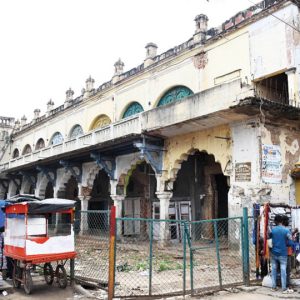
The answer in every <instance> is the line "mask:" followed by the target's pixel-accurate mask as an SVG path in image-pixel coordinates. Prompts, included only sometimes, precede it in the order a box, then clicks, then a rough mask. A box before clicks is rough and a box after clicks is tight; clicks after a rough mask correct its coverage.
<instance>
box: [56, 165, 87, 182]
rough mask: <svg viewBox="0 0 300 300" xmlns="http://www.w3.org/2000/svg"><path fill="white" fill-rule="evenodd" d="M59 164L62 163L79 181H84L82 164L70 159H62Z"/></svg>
mask: <svg viewBox="0 0 300 300" xmlns="http://www.w3.org/2000/svg"><path fill="white" fill-rule="evenodd" d="M59 164H60V165H62V166H63V167H64V169H65V171H66V172H70V173H71V174H72V175H73V176H74V177H75V178H76V180H77V182H78V183H81V181H82V165H81V164H75V163H72V162H70V161H68V160H60V161H59Z"/></svg>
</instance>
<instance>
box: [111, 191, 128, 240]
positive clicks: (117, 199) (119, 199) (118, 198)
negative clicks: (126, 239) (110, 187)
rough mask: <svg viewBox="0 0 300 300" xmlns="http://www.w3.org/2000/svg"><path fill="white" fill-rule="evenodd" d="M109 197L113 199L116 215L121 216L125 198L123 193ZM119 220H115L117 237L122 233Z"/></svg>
mask: <svg viewBox="0 0 300 300" xmlns="http://www.w3.org/2000/svg"><path fill="white" fill-rule="evenodd" d="M110 197H111V199H112V200H113V201H114V206H115V207H116V217H117V218H122V207H123V202H124V199H125V195H110ZM121 225H122V224H121V222H120V221H119V222H118V221H117V237H120V236H121V235H122V226H121Z"/></svg>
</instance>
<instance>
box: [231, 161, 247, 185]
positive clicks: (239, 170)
mask: <svg viewBox="0 0 300 300" xmlns="http://www.w3.org/2000/svg"><path fill="white" fill-rule="evenodd" d="M234 170H235V181H251V162H245V163H236V164H235V169H234Z"/></svg>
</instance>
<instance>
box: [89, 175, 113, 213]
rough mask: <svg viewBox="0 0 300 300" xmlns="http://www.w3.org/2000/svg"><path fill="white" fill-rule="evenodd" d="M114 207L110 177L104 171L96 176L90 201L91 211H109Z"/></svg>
mask: <svg viewBox="0 0 300 300" xmlns="http://www.w3.org/2000/svg"><path fill="white" fill-rule="evenodd" d="M111 205H112V200H111V198H110V183H109V177H108V175H107V174H106V172H105V171H104V170H100V171H99V172H98V174H97V175H96V178H95V180H94V183H93V188H92V192H91V199H90V201H89V205H88V209H89V210H108V209H110V207H111Z"/></svg>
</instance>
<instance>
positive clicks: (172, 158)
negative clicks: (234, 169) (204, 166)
mask: <svg viewBox="0 0 300 300" xmlns="http://www.w3.org/2000/svg"><path fill="white" fill-rule="evenodd" d="M216 136H217V137H224V138H229V137H230V129H229V127H228V126H226V125H224V126H219V127H216V128H212V129H209V130H203V131H199V132H193V133H189V134H185V135H179V136H176V137H172V138H169V139H167V140H166V141H165V149H166V150H167V151H166V152H165V155H164V166H163V169H164V170H165V174H164V177H165V179H166V180H172V181H174V180H175V178H176V175H177V172H178V170H179V169H180V168H181V163H182V162H183V161H184V160H187V158H188V155H189V154H193V152H194V151H195V150H199V151H205V152H207V153H208V154H213V155H214V157H215V161H216V162H219V163H220V164H221V167H222V170H223V171H224V168H225V166H226V164H227V162H228V161H229V160H230V157H231V144H230V141H229V140H228V139H220V138H216Z"/></svg>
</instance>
